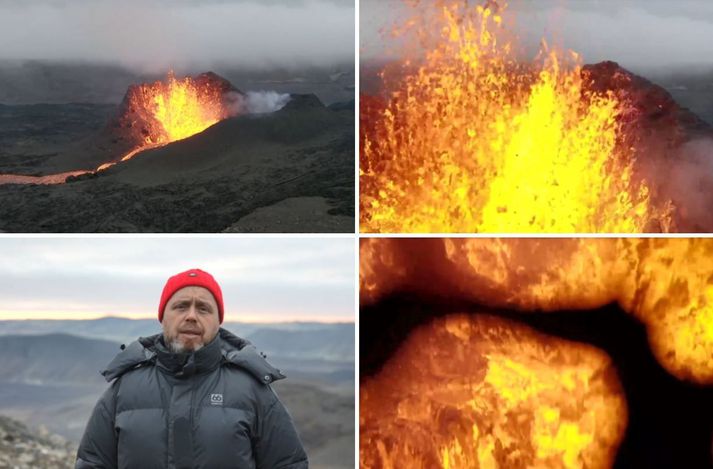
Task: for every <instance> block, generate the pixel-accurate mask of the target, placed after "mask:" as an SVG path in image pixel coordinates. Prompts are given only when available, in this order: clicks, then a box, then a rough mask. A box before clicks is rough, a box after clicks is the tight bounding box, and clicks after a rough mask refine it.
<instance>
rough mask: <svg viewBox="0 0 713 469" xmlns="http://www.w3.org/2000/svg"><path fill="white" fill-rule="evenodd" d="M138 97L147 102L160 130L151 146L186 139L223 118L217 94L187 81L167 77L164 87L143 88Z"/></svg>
mask: <svg viewBox="0 0 713 469" xmlns="http://www.w3.org/2000/svg"><path fill="white" fill-rule="evenodd" d="M139 96H141V97H144V98H147V99H148V100H149V103H148V104H149V106H150V108H152V110H153V115H154V117H155V118H156V120H157V121H158V122H159V123H160V124H161V128H162V130H163V132H161V133H159V134H158V135H157V138H156V140H155V141H154V143H169V142H175V141H176V140H181V139H184V138H187V137H190V136H191V135H195V134H197V133H199V132H202V131H204V130H205V129H207V128H208V127H210V126H211V125H213V124H215V123H216V122H218V121H220V120H221V119H224V118H225V117H227V116H226V111H225V110H224V109H223V105H222V99H223V96H222V92H221V90H220V89H219V88H211V87H204V88H199V87H198V86H197V84H196V83H195V82H194V80H193V79H192V78H191V77H185V78H183V79H180V80H179V79H176V78H175V77H174V76H173V73H169V75H168V79H167V83H161V82H158V83H154V84H153V85H143V86H142V93H141V94H140V95H139Z"/></svg>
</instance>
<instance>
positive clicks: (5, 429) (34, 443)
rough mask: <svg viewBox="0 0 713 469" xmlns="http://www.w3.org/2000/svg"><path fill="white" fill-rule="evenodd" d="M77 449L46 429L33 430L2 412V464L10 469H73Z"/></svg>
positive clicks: (0, 426)
mask: <svg viewBox="0 0 713 469" xmlns="http://www.w3.org/2000/svg"><path fill="white" fill-rule="evenodd" d="M76 451H77V448H76V446H75V445H74V444H72V443H70V442H68V441H67V440H65V439H64V438H62V437H60V436H58V435H54V434H51V433H49V432H47V430H44V431H42V430H40V431H34V430H30V429H29V428H28V427H27V426H26V425H24V424H23V423H21V422H18V421H17V420H14V419H11V418H8V417H5V416H3V415H0V467H7V468H10V469H37V468H43V469H65V468H67V469H70V468H73V467H74V460H75V456H76Z"/></svg>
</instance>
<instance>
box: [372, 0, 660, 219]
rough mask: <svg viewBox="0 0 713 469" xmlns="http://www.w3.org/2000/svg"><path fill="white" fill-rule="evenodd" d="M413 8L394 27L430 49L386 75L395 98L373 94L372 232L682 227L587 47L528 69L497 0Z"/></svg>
mask: <svg viewBox="0 0 713 469" xmlns="http://www.w3.org/2000/svg"><path fill="white" fill-rule="evenodd" d="M407 3H408V4H409V5H412V6H413V4H416V5H417V7H414V8H417V10H416V12H415V13H414V16H413V18H411V19H410V20H408V21H406V26H405V27H404V28H403V30H399V31H396V32H395V33H396V34H398V35H401V36H402V37H403V38H405V40H408V39H410V38H413V39H414V43H416V42H417V43H418V44H419V46H420V47H421V48H425V54H423V57H416V58H405V59H404V60H403V62H402V63H401V64H400V65H399V66H397V67H396V71H395V73H394V70H391V69H389V68H388V67H387V68H386V69H385V70H384V71H382V73H381V78H382V81H383V85H384V90H385V93H386V96H385V97H384V98H383V99H382V98H379V97H371V96H362V99H361V103H362V104H361V110H360V112H361V127H360V128H361V132H360V133H361V136H360V140H361V154H360V187H361V198H360V213H361V216H360V226H361V230H362V231H364V232H411V233H415V232H417V233H421V232H436V233H440V232H461V233H469V232H499V233H502V232H549V233H552V232H569V233H572V232H643V231H669V230H670V229H671V224H672V222H671V214H672V211H673V207H672V205H671V203H670V202H668V201H664V202H661V203H660V204H658V205H660V206H654V204H653V203H652V201H651V200H652V193H651V190H650V187H649V186H648V185H647V183H646V182H645V181H644V180H643V179H642V178H640V177H639V176H638V175H637V173H636V172H635V165H634V162H635V151H634V149H633V146H632V143H631V141H630V140H631V138H633V136H627V135H624V134H623V133H622V131H621V130H622V129H621V127H622V125H621V120H622V119H623V116H625V115H626V113H627V103H626V101H625V100H623V99H622V98H621V97H620V96H617V95H615V94H614V93H613V92H611V91H606V92H598V91H594V90H590V89H588V87H587V84H588V82H587V80H586V77H585V75H586V74H583V71H582V67H581V60H580V59H579V57H578V56H577V55H576V54H575V53H569V54H565V53H561V52H558V51H550V50H548V49H547V46H543V47H542V49H541V52H540V55H539V56H538V57H537V59H536V60H535V61H534V62H533V63H531V64H527V65H525V64H522V63H518V61H517V60H516V58H515V52H514V51H515V44H516V42H515V41H514V37H508V30H507V28H505V27H504V24H505V21H504V16H503V13H504V12H505V8H506V7H505V5H503V6H502V7H497V6H495V5H496V3H497V2H493V1H489V2H487V5H488V6H486V7H483V6H480V5H478V6H476V7H473V6H472V5H469V3H468V2H463V1H459V2H455V1H443V0H439V1H435V2H434V3H433V4H430V3H428V2H407ZM406 49H408V46H404V50H406ZM392 75H394V76H392Z"/></svg>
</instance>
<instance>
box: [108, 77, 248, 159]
mask: <svg viewBox="0 0 713 469" xmlns="http://www.w3.org/2000/svg"><path fill="white" fill-rule="evenodd" d="M230 91H237V90H234V89H232V87H230V85H229V83H228V82H226V81H224V80H222V79H220V78H219V77H218V76H217V75H214V74H211V73H207V74H202V75H199V76H198V77H196V78H192V77H184V78H180V79H179V78H176V77H175V76H174V74H173V72H169V74H168V77H167V78H166V80H165V81H163V82H162V81H157V82H154V83H144V84H141V85H135V86H132V87H131V88H130V89H129V91H128V93H127V95H126V97H125V99H124V103H123V104H122V107H123V109H124V115H122V116H121V117H120V125H121V126H123V127H125V128H127V129H131V130H133V131H134V133H136V130H138V131H139V132H140V134H139V135H135V136H134V139H135V140H136V141H137V146H136V148H134V149H133V150H131V151H130V152H128V153H127V154H126V155H124V156H123V157H122V158H121V159H120V161H126V160H128V159H131V158H132V157H133V156H134V155H136V154H137V153H139V152H141V151H143V150H147V149H150V148H156V147H159V146H163V145H166V144H167V143H171V142H175V141H177V140H182V139H184V138H187V137H190V136H191V135H195V134H197V133H199V132H202V131H204V130H205V129H207V128H208V127H210V126H211V125H213V124H215V123H217V122H219V121H221V120H223V119H225V118H227V117H230V116H231V115H232V114H234V110H235V107H234V106H231V105H230V103H229V102H228V100H227V99H228V96H227V93H228V92H230ZM115 163H116V162H111V163H105V164H103V165H101V166H99V168H97V171H101V170H103V169H106V168H108V167H111V166H113V165H114V164H115Z"/></svg>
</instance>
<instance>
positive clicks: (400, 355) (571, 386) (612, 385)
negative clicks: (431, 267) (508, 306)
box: [360, 315, 627, 469]
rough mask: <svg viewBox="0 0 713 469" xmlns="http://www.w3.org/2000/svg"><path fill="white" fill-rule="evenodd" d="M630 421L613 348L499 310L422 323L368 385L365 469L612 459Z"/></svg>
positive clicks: (588, 463)
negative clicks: (558, 334) (534, 326)
mask: <svg viewBox="0 0 713 469" xmlns="http://www.w3.org/2000/svg"><path fill="white" fill-rule="evenodd" d="M626 424H627V408H626V401H625V398H624V397H623V392H622V389H621V384H620V383H619V380H618V377H617V375H616V371H615V370H614V368H613V367H612V365H611V362H610V359H609V357H608V356H607V355H606V354H605V353H603V352H601V351H600V350H598V349H596V348H594V347H591V346H587V345H582V344H577V343H573V342H569V341H566V340H562V339H557V338H553V337H549V336H546V335H543V334H539V333H537V332H534V331H533V330H531V329H529V328H527V327H524V326H520V325H517V324H515V323H512V322H508V321H504V320H500V319H496V318H493V317H488V316H482V315H478V316H473V317H467V316H449V317H446V318H442V319H438V320H435V321H434V322H432V323H431V324H429V325H427V326H424V327H421V328H419V329H416V330H415V331H413V332H412V333H411V334H410V336H409V338H408V339H407V340H406V342H404V344H402V346H401V347H400V349H399V350H398V351H397V353H396V354H395V355H394V356H393V357H392V358H391V359H390V360H389V362H387V363H386V364H385V365H384V367H383V368H382V370H381V371H380V372H379V373H378V375H376V376H375V377H373V378H369V379H367V380H366V381H365V382H364V383H363V384H362V386H361V390H360V435H361V437H360V464H361V467H364V468H383V469H392V468H401V467H414V468H465V467H488V468H491V467H492V468H495V467H500V468H509V467H553V468H555V467H556V468H581V467H589V468H605V467H611V464H612V463H613V461H614V457H615V455H616V451H617V448H618V446H619V444H620V443H621V440H622V438H623V436H624V430H625V428H626Z"/></svg>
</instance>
